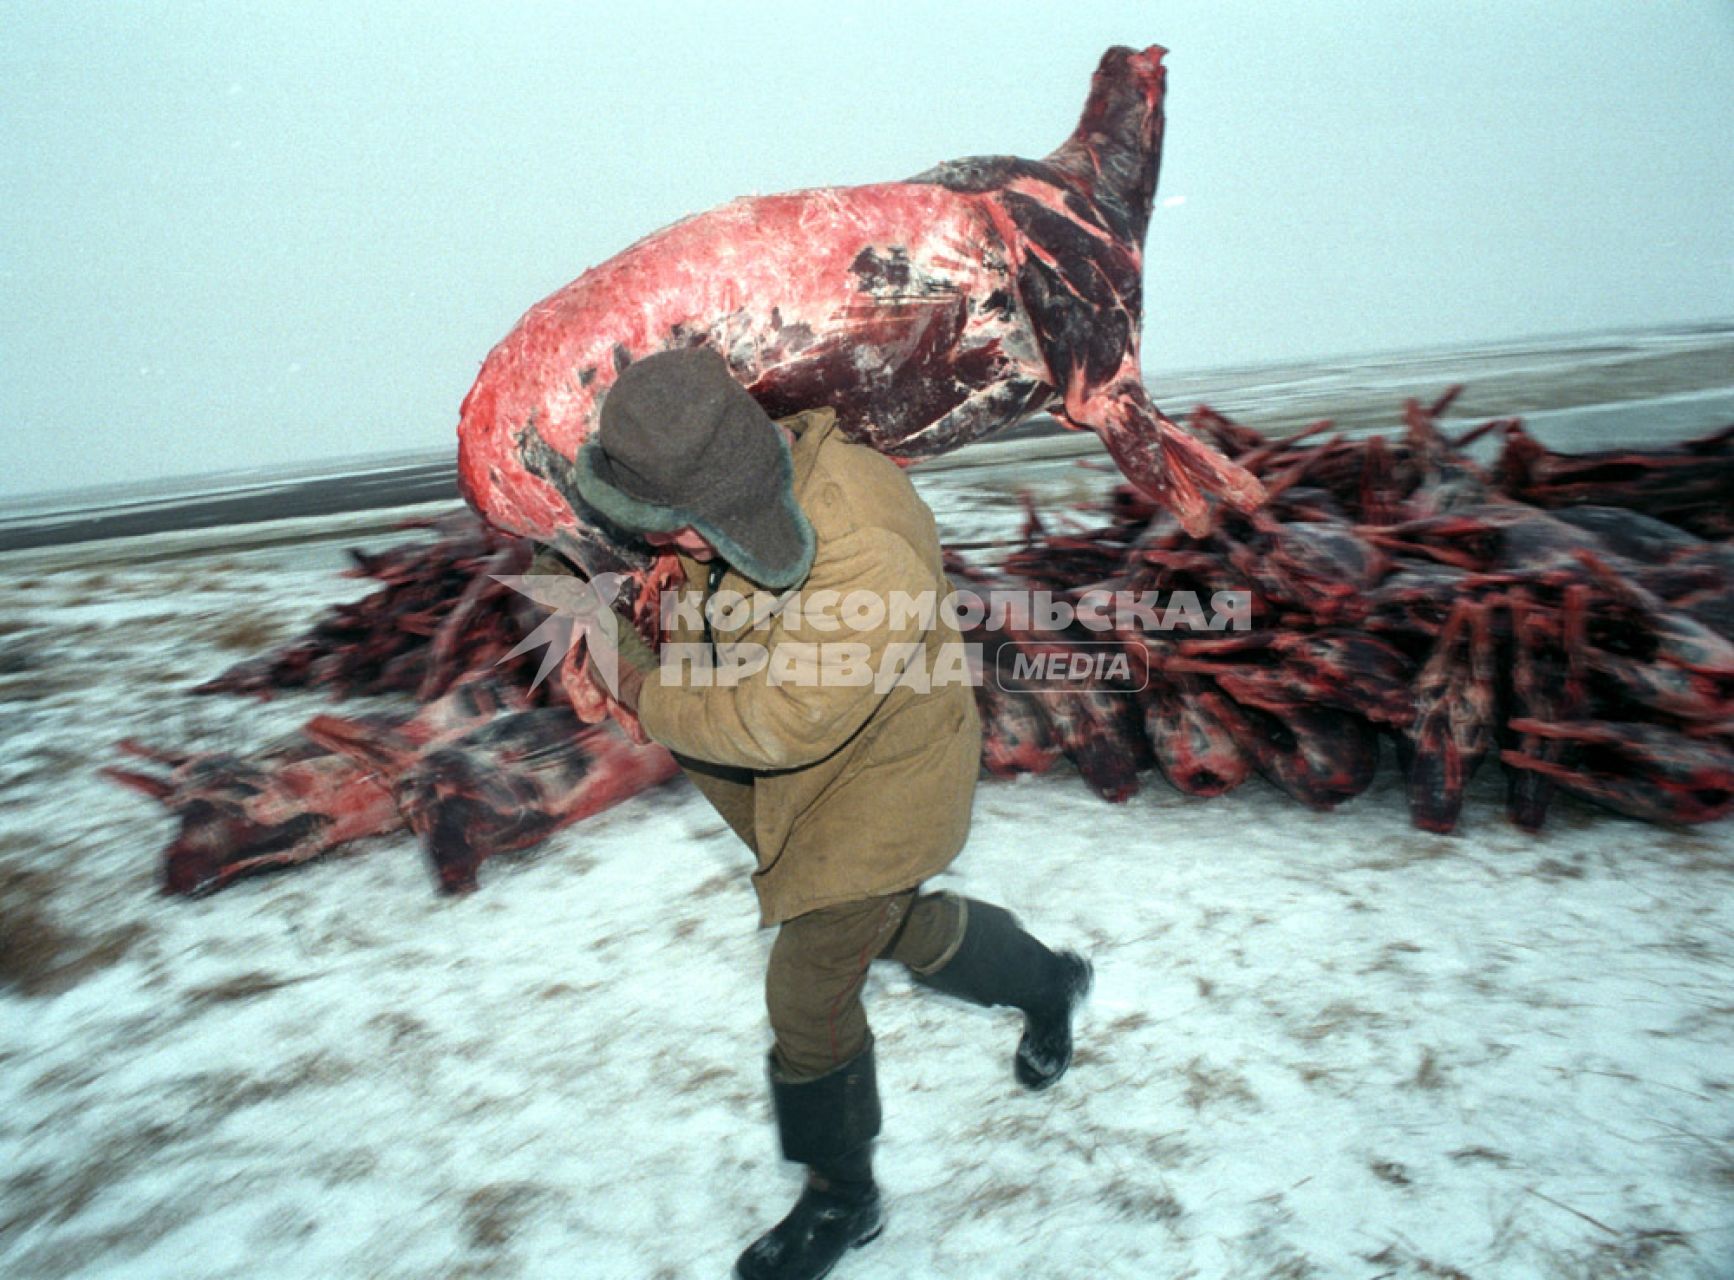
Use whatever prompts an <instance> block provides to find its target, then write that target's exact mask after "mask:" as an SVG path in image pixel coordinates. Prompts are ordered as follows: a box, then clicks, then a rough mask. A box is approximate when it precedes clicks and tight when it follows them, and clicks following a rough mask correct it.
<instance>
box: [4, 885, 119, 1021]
mask: <svg viewBox="0 0 1734 1280" xmlns="http://www.w3.org/2000/svg"><path fill="white" fill-rule="evenodd" d="M53 883H54V880H53V877H51V876H49V875H47V874H45V873H43V872H40V871H34V870H31V869H29V868H25V867H15V866H0V990H12V991H16V992H17V993H19V994H20V995H26V996H51V995H57V994H59V993H60V992H62V991H66V990H69V989H70V988H72V987H74V986H77V985H78V984H79V983H80V982H82V981H84V980H85V979H86V978H88V977H90V975H91V974H93V973H98V972H100V971H101V970H103V969H106V968H108V967H109V966H110V965H113V964H117V963H119V961H120V960H122V959H123V958H124V957H125V956H126V954H127V952H129V951H130V950H132V948H133V945H134V944H135V943H136V942H138V940H139V939H140V938H141V937H143V936H144V935H145V934H146V933H147V932H148V930H147V929H146V928H145V926H144V925H143V924H140V923H137V922H134V923H131V924H126V925H122V926H119V927H117V928H112V929H106V930H103V931H102V932H99V933H94V934H79V933H74V932H73V931H71V930H69V929H67V928H65V927H64V926H63V925H62V924H61V923H60V922H59V921H58V920H57V919H56V918H55V915H54V913H53V910H52V907H51V898H52V886H53Z"/></svg>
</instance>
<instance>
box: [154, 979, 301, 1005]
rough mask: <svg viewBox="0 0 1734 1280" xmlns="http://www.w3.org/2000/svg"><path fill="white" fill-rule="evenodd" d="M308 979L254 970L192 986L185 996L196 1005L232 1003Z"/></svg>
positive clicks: (190, 1002)
mask: <svg viewBox="0 0 1734 1280" xmlns="http://www.w3.org/2000/svg"><path fill="white" fill-rule="evenodd" d="M306 980H307V979H306V978H305V977H295V978H280V977H277V976H276V975H275V974H269V973H261V972H259V971H257V970H252V971H249V972H247V973H238V974H236V975H235V976H234V977H232V978H224V979H223V980H222V981H221V982H212V983H208V984H206V985H204V986H200V987H190V988H188V990H187V992H186V995H185V997H184V998H185V1000H186V1002H187V1004H189V1005H192V1006H196V1007H203V1006H207V1005H215V1004H231V1003H233V1002H235V1001H239V1000H251V999H252V998H253V997H255V996H262V995H265V994H267V993H268V992H272V991H275V990H277V989H278V988H279V987H288V986H293V985H294V984H295V983H297V982H305V981H306Z"/></svg>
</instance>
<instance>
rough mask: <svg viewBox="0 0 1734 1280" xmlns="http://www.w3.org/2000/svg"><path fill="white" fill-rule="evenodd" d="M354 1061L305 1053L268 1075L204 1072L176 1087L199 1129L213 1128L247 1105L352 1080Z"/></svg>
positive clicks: (186, 1077)
mask: <svg viewBox="0 0 1734 1280" xmlns="http://www.w3.org/2000/svg"><path fill="white" fill-rule="evenodd" d="M357 1074H358V1068H357V1067H356V1066H355V1064H354V1063H352V1062H348V1061H346V1060H345V1059H342V1058H339V1057H337V1056H335V1055H333V1054H327V1053H305V1054H302V1055H300V1056H299V1057H297V1058H294V1059H291V1060H290V1061H289V1062H288V1063H287V1064H286V1065H285V1066H284V1067H282V1068H280V1069H277V1070H273V1071H272V1072H271V1073H270V1074H269V1075H249V1074H248V1073H246V1072H244V1071H203V1072H199V1073H197V1074H195V1075H192V1076H184V1077H182V1078H181V1079H180V1080H179V1081H178V1082H176V1085H175V1087H176V1089H177V1090H184V1091H185V1092H184V1094H183V1096H185V1097H187V1098H189V1099H190V1100H191V1102H190V1105H189V1108H188V1110H189V1112H190V1113H191V1114H193V1115H196V1116H197V1117H198V1123H199V1127H200V1130H201V1131H207V1130H210V1129H214V1128H216V1126H217V1125H219V1124H221V1123H222V1122H223V1121H224V1120H225V1119H227V1118H228V1117H229V1116H231V1115H233V1114H235V1112H237V1111H242V1110H245V1109H246V1108H248V1107H256V1106H258V1105H260V1104H261V1103H265V1102H274V1101H276V1100H277V1099H279V1098H286V1097H289V1096H290V1095H291V1094H296V1093H300V1092H301V1091H302V1090H303V1089H321V1088H329V1087H331V1086H333V1085H338V1084H342V1083H344V1082H345V1081H347V1080H351V1079H353V1078H354V1077H355V1076H356V1075H357Z"/></svg>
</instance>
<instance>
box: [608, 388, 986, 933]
mask: <svg viewBox="0 0 1734 1280" xmlns="http://www.w3.org/2000/svg"><path fill="white" fill-rule="evenodd" d="M782 425H783V426H786V427H788V428H789V429H790V430H791V431H792V432H793V433H794V435H795V442H794V445H793V454H794V464H795V477H794V485H795V498H796V501H797V502H798V503H799V504H800V506H801V509H802V511H804V512H805V513H806V516H807V518H808V520H809V522H810V523H811V524H812V526H813V531H814V533H815V534H816V535H817V540H818V550H817V554H816V556H815V558H814V562H813V568H812V571H811V573H810V574H809V575H808V577H807V580H806V581H805V582H804V583H802V584H801V586H800V587H799V588H798V589H797V591H798V592H799V599H798V602H797V605H796V606H794V607H791V605H790V603H789V602H790V600H791V597H792V594H793V593H782V594H781V595H775V594H773V593H768V592H765V591H763V590H762V589H760V588H759V587H757V586H756V584H754V583H752V582H751V581H749V580H747V579H746V578H744V577H742V576H741V575H740V574H738V573H736V572H733V571H732V570H731V571H729V572H727V573H725V574H724V576H723V577H722V578H721V580H720V581H719V582H718V583H717V584H716V593H717V595H718V596H719V597H720V598H723V599H728V598H730V593H738V596H739V597H740V598H743V599H751V598H753V597H754V595H755V593H757V605H758V608H757V609H756V610H753V611H752V613H750V614H749V611H748V609H746V608H745V607H742V608H740V609H738V610H736V611H735V612H736V616H735V617H733V618H721V617H718V616H717V615H715V614H714V613H713V614H712V627H711V632H712V637H713V639H714V640H715V642H716V644H717V646H718V650H719V652H721V653H724V654H727V653H730V652H737V653H738V652H745V651H744V650H736V651H731V650H729V649H728V646H729V645H735V644H743V643H745V644H756V645H762V646H764V647H765V649H766V650H767V651H768V652H769V653H771V654H772V655H774V656H775V655H779V654H780V655H781V657H782V660H781V663H780V665H779V662H778V661H777V660H775V657H773V661H772V663H771V664H770V665H768V666H766V667H764V668H763V669H761V670H759V671H757V672H756V673H755V674H752V675H750V676H746V677H745V678H742V679H740V680H738V682H735V683H733V684H732V685H731V684H726V683H723V682H719V681H715V680H714V679H713V680H712V682H711V683H709V684H708V685H706V684H705V683H702V680H703V677H700V676H697V675H695V674H694V673H693V672H692V671H691V669H690V668H687V667H684V666H672V667H671V666H670V664H669V663H667V662H666V661H665V662H664V664H663V666H662V667H661V669H660V670H659V671H653V672H652V673H651V674H650V676H649V678H648V679H647V680H646V682H645V685H644V692H643V695H642V697H641V700H640V703H639V708H638V711H639V718H640V721H641V723H642V725H643V727H644V730H645V732H646V733H647V734H649V735H650V737H651V738H653V739H654V740H655V741H657V742H660V743H662V744H663V745H664V746H666V747H668V748H669V749H670V750H671V751H673V752H674V753H675V755H676V756H677V757H678V758H679V759H680V761H681V764H682V765H683V767H684V768H685V769H686V771H687V773H688V776H690V777H691V778H692V780H693V782H694V784H695V785H697V786H698V788H699V789H700V790H701V791H703V792H704V794H705V795H706V796H707V797H708V798H709V799H710V801H711V802H712V803H713V804H714V805H715V806H716V808H717V810H718V811H719V812H720V813H721V814H722V816H723V818H724V819H725V820H726V821H727V822H728V823H729V825H730V826H731V827H732V828H733V829H734V831H735V832H736V833H737V834H738V835H739V836H740V837H741V839H742V840H744V841H745V842H746V843H747V845H748V846H749V847H750V848H751V849H752V850H753V852H754V854H755V855H756V857H757V859H758V870H757V871H756V872H755V873H754V877H753V881H754V885H755V887H756V888H757V890H758V895H759V907H760V918H761V922H762V923H764V924H767V925H769V924H777V923H780V922H781V921H784V920H788V919H791V918H793V917H794V916H798V915H802V914H804V913H806V912H808V911H814V910H817V909H819V908H821V907H827V906H834V905H837V904H839V903H843V902H851V901H856V900H859V899H861V898H866V897H874V896H879V895H882V894H887V893H894V892H897V891H898V890H901V889H907V888H910V887H912V886H914V885H915V884H917V883H919V882H920V881H922V880H924V879H926V878H927V877H929V876H932V875H934V874H936V873H937V872H939V871H942V870H943V869H944V868H945V867H947V866H948V865H949V864H950V863H951V861H952V859H953V858H955V857H956V856H957V853H958V851H959V850H960V849H962V847H963V843H964V839H965V837H966V835H967V834H968V831H969V815H970V805H971V800H972V797H973V795H974V791H975V782H976V776H977V773H978V771H979V768H980V758H981V722H980V720H979V718H978V716H977V713H976V707H975V696H974V692H973V690H972V689H971V688H970V687H969V685H968V683H967V682H966V681H965V680H964V679H962V678H961V666H962V664H961V660H960V655H961V650H960V649H959V648H957V646H959V645H960V644H961V640H960V637H959V635H958V633H957V630H956V628H955V627H954V626H952V625H950V624H949V623H947V622H946V621H945V619H944V617H943V614H941V613H934V612H931V611H930V612H929V613H928V614H927V616H925V617H920V616H915V615H916V614H917V612H918V611H917V610H914V609H908V610H903V611H902V616H901V617H900V616H898V611H897V610H893V609H891V608H889V607H888V608H887V609H886V612H885V617H884V618H883V619H882V620H881V621H880V623H879V625H877V626H872V625H862V624H863V623H866V624H870V623H871V622H872V617H871V615H870V614H868V615H861V614H855V615H851V616H849V617H848V618H846V619H845V618H844V617H843V616H842V615H843V613H844V612H845V611H844V610H842V609H840V608H832V609H829V610H827V609H826V608H825V606H826V605H828V604H830V602H831V601H830V598H829V597H827V596H824V595H821V594H816V593H824V592H831V591H834V592H837V593H838V600H839V601H841V600H842V599H843V598H845V597H848V596H849V595H850V593H852V592H856V593H860V592H865V593H874V594H877V595H879V596H880V597H881V598H888V597H890V596H891V595H892V594H893V593H905V594H906V595H907V596H908V597H910V598H911V599H920V598H921V596H922V593H926V594H927V596H928V597H929V598H931V599H934V600H935V601H937V600H938V599H942V598H943V597H944V596H945V594H946V592H947V591H948V590H949V586H948V584H947V582H946V579H945V574H944V570H943V567H942V563H941V558H940V547H939V535H938V531H937V530H936V528H935V527H934V522H933V514H932V512H931V511H929V510H928V508H927V505H926V504H925V503H923V502H922V501H921V499H920V497H919V496H918V495H917V494H916V492H915V489H914V487H913V486H912V485H911V484H910V483H909V480H908V478H907V477H906V476H905V475H904V474H903V473H902V471H901V470H900V469H899V468H898V467H897V465H896V464H895V463H893V462H891V461H889V460H888V459H886V458H884V457H883V456H881V455H880V454H878V453H876V452H874V451H873V450H872V449H869V448H866V447H864V446H861V445H856V444H852V443H850V442H849V441H848V440H847V439H846V438H845V437H844V436H842V435H841V434H840V433H839V432H838V431H837V430H836V415H835V414H834V413H833V412H832V411H831V410H829V409H822V410H812V411H809V412H807V413H802V414H797V415H795V416H794V417H791V418H786V419H783V420H782ZM682 565H683V567H684V569H685V571H686V577H687V582H688V584H689V588H692V589H703V588H704V587H706V585H707V578H708V573H707V566H706V565H703V564H700V563H699V562H697V561H694V560H690V559H687V558H685V557H682ZM855 598H856V599H860V598H862V597H860V596H856V597H855ZM815 606H817V607H815ZM692 612H693V611H690V610H689V611H688V616H686V617H684V618H679V617H677V618H676V625H674V626H671V627H670V628H669V629H668V630H667V631H666V632H665V635H664V643H665V645H666V644H667V643H670V642H675V643H681V644H687V645H693V644H701V643H702V642H703V632H702V630H701V628H700V627H698V626H694V625H693V619H692V616H691V614H692ZM729 623H732V624H733V625H728V624H729ZM840 623H841V624H844V625H839V624H840ZM838 642H846V643H848V644H850V645H851V646H855V648H853V649H852V656H853V657H855V658H859V657H860V655H861V653H862V650H861V648H860V647H859V646H865V651H866V652H867V654H868V655H869V656H868V661H867V666H868V669H869V670H871V671H872V672H874V673H875V675H877V673H878V672H879V671H880V670H881V668H882V665H883V666H884V669H886V670H889V671H891V672H892V673H893V674H894V673H895V672H896V671H897V670H909V671H911V672H913V671H914V669H915V668H916V666H917V665H918V664H920V666H921V669H922V670H924V671H926V672H927V673H928V674H929V675H943V681H936V682H934V683H933V684H932V685H931V687H930V688H928V689H922V688H918V687H915V686H914V685H912V684H909V683H904V684H899V685H897V687H891V688H885V687H884V685H883V684H876V683H872V682H869V683H865V684H863V683H860V682H856V683H841V682H839V681H836V680H824V681H822V682H815V681H814V680H812V679H803V678H801V676H800V671H801V667H800V664H801V663H802V662H804V661H806V660H807V659H810V658H811V656H812V655H813V654H815V653H823V652H824V650H822V649H821V648H820V647H821V646H824V645H827V644H833V645H834V644H836V643H838ZM784 646H788V647H787V648H784ZM947 646H951V648H950V650H949V651H947V649H946V647H947ZM892 660H900V661H901V662H902V663H903V664H904V665H903V666H901V667H900V666H898V665H896V662H894V661H892ZM773 670H775V671H777V673H778V678H773ZM813 671H814V668H812V667H810V666H808V667H807V668H805V673H806V675H807V676H811V675H812V674H813ZM792 674H793V675H795V678H790V677H791V675H792Z"/></svg>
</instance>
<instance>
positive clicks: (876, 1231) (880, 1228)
mask: <svg viewBox="0 0 1734 1280" xmlns="http://www.w3.org/2000/svg"><path fill="white" fill-rule="evenodd" d="M884 1233H885V1218H884V1217H883V1215H882V1216H881V1217H880V1219H879V1221H878V1222H877V1223H876V1224H875V1225H874V1227H873V1230H871V1231H869V1232H868V1233H867V1234H866V1235H864V1236H862V1237H861V1238H860V1239H859V1240H854V1241H851V1242H850V1244H849V1248H850V1249H851V1250H854V1249H859V1248H861V1246H862V1245H868V1244H872V1243H873V1242H874V1241H875V1240H877V1239H878V1238H879V1237H880V1236H881V1235H883V1234H884ZM842 1260H843V1259H842V1258H841V1257H839V1258H838V1259H837V1260H836V1262H833V1263H832V1264H831V1265H830V1266H828V1267H826V1268H825V1269H824V1270H823V1271H821V1272H820V1273H819V1274H818V1275H817V1276H815V1277H813V1280H825V1277H826V1276H828V1275H830V1274H831V1273H832V1272H833V1271H835V1270H836V1269H837V1263H838V1262H841V1261H842ZM729 1274H730V1275H731V1276H732V1277H734V1280H741V1270H740V1264H739V1263H736V1264H735V1267H734V1269H733V1270H732V1271H730V1272H729Z"/></svg>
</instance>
